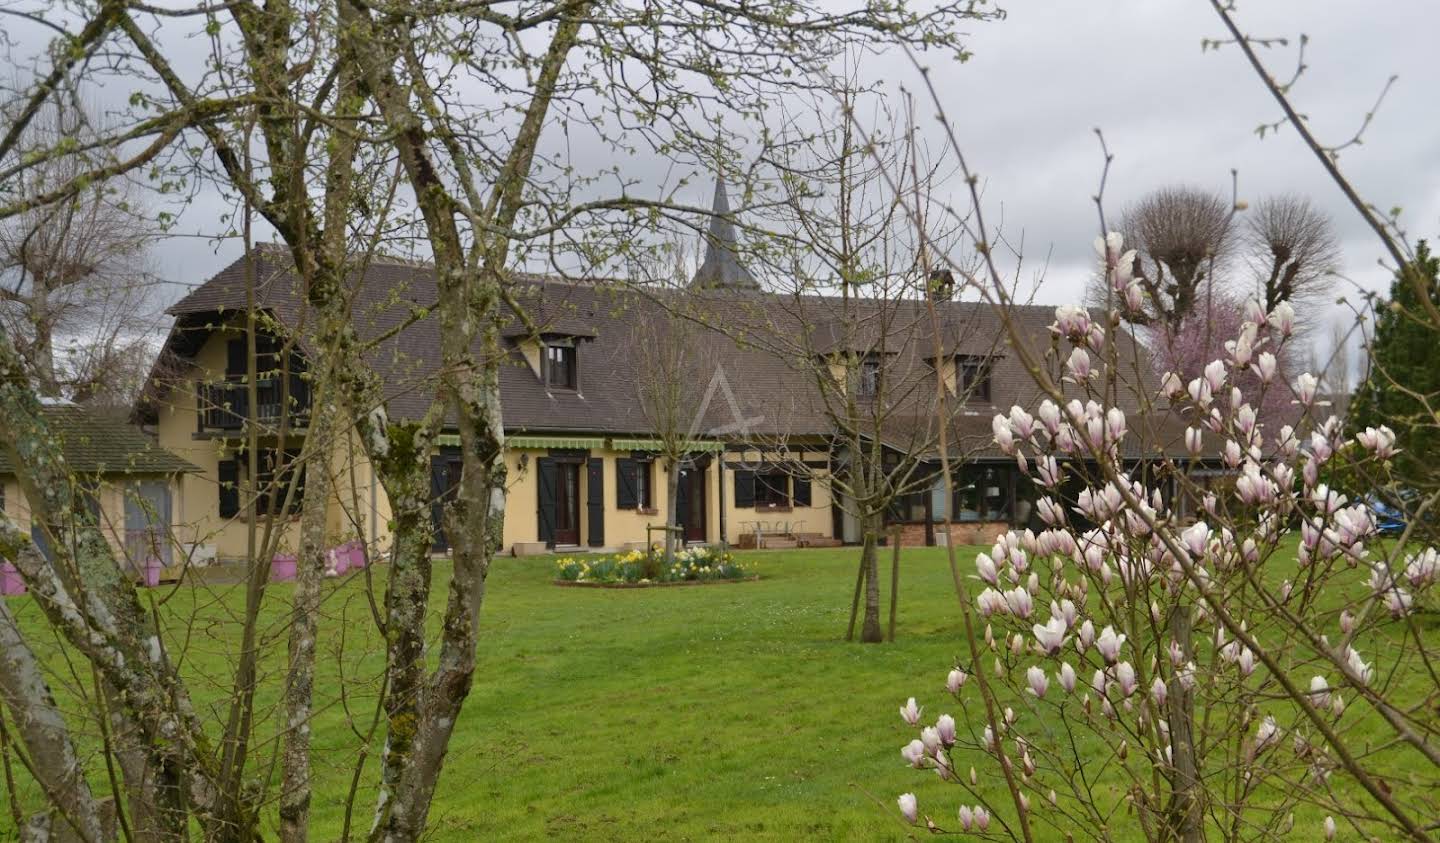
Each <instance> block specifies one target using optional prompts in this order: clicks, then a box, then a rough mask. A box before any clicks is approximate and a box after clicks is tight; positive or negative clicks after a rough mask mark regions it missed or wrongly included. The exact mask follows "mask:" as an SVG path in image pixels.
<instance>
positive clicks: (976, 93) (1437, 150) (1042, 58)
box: [157, 0, 1440, 303]
mask: <svg viewBox="0 0 1440 843" xmlns="http://www.w3.org/2000/svg"><path fill="white" fill-rule="evenodd" d="M853 4H854V3H853V0H845V5H847V6H850V5H853ZM1004 6H1005V8H1006V10H1007V12H1008V17H1007V19H1005V20H1003V21H1000V22H996V23H987V24H975V25H974V26H973V27H972V30H971V37H970V39H969V43H970V46H971V49H972V51H973V53H974V58H973V59H972V60H971V61H970V62H968V63H966V64H964V65H956V64H951V63H949V62H948V61H946V60H942V59H940V58H939V57H936V58H935V59H934V62H935V63H934V65H933V67H934V74H935V78H936V81H937V83H938V85H939V88H940V91H941V96H942V97H943V105H944V107H945V110H946V112H947V113H948V115H949V117H950V119H951V121H952V122H953V123H954V125H955V127H956V132H957V134H958V137H959V139H960V141H961V142H962V144H963V145H964V147H965V151H966V154H967V157H968V158H969V160H970V162H971V164H972V166H973V167H974V168H975V169H977V170H978V171H979V173H980V174H981V176H982V178H983V180H984V184H985V201H986V203H987V206H988V211H989V213H990V214H991V217H992V219H998V218H999V216H1000V214H1001V213H1003V218H1004V222H1005V230H1006V233H1007V234H1008V235H1009V237H1011V238H1012V239H1014V238H1018V237H1019V236H1021V235H1022V234H1023V237H1024V242H1025V246H1026V250H1025V251H1026V254H1027V264H1028V265H1029V266H1031V267H1032V268H1039V262H1040V261H1042V260H1043V259H1046V258H1047V257H1048V265H1046V266H1045V267H1044V269H1045V272H1044V282H1043V284H1042V285H1041V286H1040V288H1039V290H1038V292H1037V293H1036V298H1037V300H1039V301H1042V302H1047V303H1055V302H1064V301H1073V300H1077V299H1078V297H1079V296H1080V295H1081V292H1082V289H1083V286H1084V283H1085V280H1086V278H1087V275H1088V273H1089V271H1090V263H1089V260H1090V254H1091V253H1090V251H1089V250H1090V246H1089V244H1090V242H1091V241H1092V240H1093V239H1094V237H1095V235H1096V233H1097V227H1098V223H1097V218H1096V214H1095V209H1094V205H1093V204H1092V202H1091V199H1090V197H1091V195H1092V194H1093V193H1094V191H1095V189H1096V185H1097V181H1098V178H1099V174H1100V167H1101V161H1102V159H1101V156H1100V152H1099V147H1098V145H1097V143H1096V140H1095V136H1094V134H1093V132H1092V129H1094V128H1095V127H1099V128H1101V129H1103V130H1104V132H1105V137H1106V140H1107V142H1108V143H1109V145H1110V148H1111V150H1112V152H1113V153H1114V154H1115V162H1114V165H1113V168H1112V171H1111V175H1110V182H1109V189H1108V191H1107V209H1108V211H1109V212H1110V214H1111V215H1113V216H1117V217H1118V215H1119V212H1120V211H1121V210H1122V209H1123V208H1124V206H1125V205H1126V204H1127V203H1128V202H1130V201H1132V200H1134V199H1135V198H1137V197H1138V196H1140V195H1142V194H1144V193H1145V192H1147V191H1149V190H1152V189H1154V188H1156V187H1159V186H1162V185H1166V184H1175V183H1186V184H1191V185H1196V186H1201V187H1209V188H1213V189H1216V190H1219V191H1222V192H1224V193H1226V194H1228V193H1229V190H1230V178H1231V177H1230V171H1231V169H1232V168H1233V169H1235V170H1238V171H1239V178H1240V182H1239V183H1240V193H1241V197H1242V198H1244V199H1248V200H1252V201H1253V200H1255V199H1258V198H1260V197H1263V196H1265V195H1267V194H1272V193H1282V192H1295V193H1300V194H1304V195H1307V196H1309V197H1311V198H1312V199H1313V200H1314V201H1315V202H1317V203H1318V204H1319V205H1320V206H1321V207H1322V208H1324V209H1325V210H1327V211H1328V212H1329V213H1330V214H1331V215H1332V216H1333V218H1334V220H1335V222H1336V225H1337V227H1338V230H1339V231H1340V233H1341V236H1342V240H1343V250H1344V269H1345V271H1346V273H1347V274H1348V275H1349V276H1350V277H1352V278H1354V279H1356V280H1357V281H1360V282H1362V283H1364V284H1365V285H1366V286H1369V287H1372V288H1376V287H1383V286H1384V285H1386V284H1388V280H1389V278H1388V275H1387V274H1386V273H1385V272H1384V271H1383V270H1381V269H1380V268H1379V267H1378V266H1377V263H1376V262H1377V260H1378V259H1379V258H1380V256H1381V249H1380V247H1379V245H1378V244H1377V242H1376V241H1375V240H1374V238H1373V236H1370V235H1369V234H1368V233H1367V230H1366V229H1365V227H1364V224H1363V223H1362V222H1361V221H1360V219H1359V218H1358V217H1357V216H1356V215H1355V213H1354V212H1353V210H1351V209H1350V208H1348V206H1346V204H1345V203H1344V200H1343V197H1342V196H1341V194H1340V192H1339V191H1338V190H1337V189H1336V188H1335V187H1334V186H1333V185H1332V184H1331V183H1329V182H1328V181H1327V180H1326V179H1325V178H1324V174H1323V172H1322V170H1321V169H1320V167H1319V165H1318V164H1317V162H1316V161H1315V160H1314V159H1313V158H1312V157H1311V156H1310V155H1309V153H1308V152H1307V151H1306V150H1305V149H1304V148H1303V146H1302V144H1301V143H1300V141H1299V139H1298V137H1297V136H1296V135H1295V133H1294V132H1293V131H1290V130H1288V129H1286V130H1282V131H1281V132H1280V133H1279V134H1278V135H1272V136H1267V137H1266V138H1265V139H1264V140H1261V139H1260V138H1258V137H1257V136H1256V134H1255V131H1254V130H1255V128H1256V126H1258V125H1259V124H1261V123H1264V122H1272V121H1274V120H1276V119H1278V118H1279V116H1280V113H1279V110H1278V108H1277V107H1276V105H1275V103H1274V102H1273V101H1272V100H1271V99H1270V98H1269V96H1268V94H1267V93H1266V92H1265V91H1264V89H1263V88H1262V87H1261V85H1260V83H1259V82H1258V80H1257V79H1256V78H1255V76H1254V75H1253V73H1252V72H1251V71H1250V69H1249V68H1248V66H1247V65H1246V64H1245V62H1244V60H1243V57H1242V56H1241V54H1240V53H1239V52H1238V51H1237V50H1235V49H1233V48H1228V47H1227V48H1224V49H1222V50H1221V51H1219V52H1218V53H1217V52H1215V51H1210V52H1205V53H1202V52H1201V49H1200V42H1201V39H1202V38H1206V37H1211V38H1214V37H1218V36H1219V35H1220V34H1221V26H1220V23H1219V21H1218V19H1217V18H1216V17H1215V16H1214V14H1213V12H1212V11H1211V10H1210V6H1209V3H1208V2H1205V0H1094V1H1093V2H1084V3H1081V2H1039V0H1028V2H1027V0H1012V2H1009V3H1005V4H1004ZM1382 11H1383V14H1381V13H1380V12H1382ZM1239 14H1240V20H1241V22H1242V24H1243V25H1244V27H1245V28H1246V30H1247V31H1248V32H1250V33H1251V34H1254V35H1265V36H1272V35H1273V36H1289V37H1291V39H1292V42H1291V44H1292V46H1291V48H1285V49H1282V48H1276V49H1272V50H1270V51H1269V52H1268V54H1267V61H1269V62H1270V63H1271V66H1272V67H1273V68H1275V70H1276V72H1277V74H1283V75H1288V74H1289V73H1290V72H1291V71H1292V70H1293V66H1294V52H1293V45H1294V36H1296V35H1298V34H1299V33H1300V32H1302V31H1303V32H1306V33H1308V34H1309V35H1310V37H1311V42H1310V47H1309V50H1308V53H1307V63H1308V65H1309V70H1308V71H1307V72H1306V74H1305V76H1304V78H1303V81H1302V82H1301V83H1300V85H1299V86H1297V88H1296V90H1295V92H1294V99H1295V101H1296V103H1297V104H1298V106H1299V107H1300V109H1301V110H1302V111H1303V112H1304V113H1306V114H1308V115H1309V116H1310V117H1311V119H1312V120H1313V123H1314V125H1315V127H1316V129H1317V130H1318V132H1319V134H1320V136H1321V138H1322V140H1324V141H1328V142H1338V141H1340V140H1342V139H1344V138H1347V137H1349V136H1350V135H1352V134H1353V133H1354V131H1355V130H1356V128H1357V127H1358V126H1359V124H1360V121H1361V120H1362V118H1363V116H1364V114H1365V112H1366V111H1367V110H1368V109H1369V108H1370V106H1371V105H1372V103H1373V102H1374V100H1375V98H1376V96H1377V95H1378V93H1379V92H1380V90H1381V88H1382V87H1383V86H1384V83H1385V80H1386V79H1387V78H1388V77H1389V76H1390V75H1391V74H1397V75H1398V76H1399V80H1398V81H1397V83H1396V85H1395V87H1394V88H1393V89H1392V91H1391V93H1390V95H1389V97H1388V98H1387V100H1386V101H1385V104H1384V106H1383V108H1382V109H1381V111H1380V113H1379V115H1378V116H1377V118H1376V120H1375V122H1374V124H1373V125H1372V126H1371V128H1370V130H1369V132H1368V133H1367V135H1366V137H1365V144H1364V145H1363V146H1361V147H1357V148H1353V149H1351V150H1348V151H1347V152H1345V153H1344V155H1343V156H1342V158H1341V163H1342V165H1343V166H1344V167H1345V169H1346V170H1347V172H1348V173H1349V174H1350V175H1351V177H1352V178H1353V179H1354V181H1355V183H1356V184H1357V186H1358V187H1359V188H1360V190H1361V192H1362V193H1363V194H1364V195H1365V196H1366V197H1367V198H1369V199H1370V200H1371V201H1373V202H1374V203H1375V204H1376V205H1378V206H1379V207H1382V208H1390V207H1392V206H1396V205H1398V206H1401V207H1403V208H1404V209H1405V213H1404V217H1403V219H1404V220H1405V221H1406V222H1407V228H1408V230H1409V232H1410V233H1411V236H1412V238H1418V237H1423V236H1433V235H1435V234H1437V233H1440V109H1437V108H1436V106H1435V97H1436V90H1437V85H1436V82H1437V81H1440V71H1437V70H1436V67H1435V64H1434V54H1433V49H1432V47H1433V39H1434V37H1435V33H1436V32H1437V31H1440V5H1437V4H1436V3H1435V2H1434V0H1395V1H1394V2H1386V3H1377V2H1364V3H1355V2H1344V3H1342V2H1319V0H1308V2H1306V0H1283V1H1282V0H1263V2H1261V0H1248V2H1242V3H1241V4H1240V12H1239ZM866 69H867V71H868V72H869V73H870V74H871V75H872V76H873V77H874V78H877V79H884V80H885V81H886V83H887V84H890V85H895V86H899V85H908V86H911V87H912V88H913V87H915V86H916V85H917V83H918V75H917V74H916V72H915V71H914V69H913V68H912V67H910V66H909V64H908V62H907V60H905V59H904V58H903V57H901V56H892V57H884V58H880V59H876V60H874V61H872V62H870V63H869V64H868V65H867V68H866ZM922 128H923V129H924V130H925V131H926V132H927V133H929V134H930V135H931V136H932V140H931V143H932V145H934V144H937V143H938V142H939V141H938V127H936V126H933V125H932V126H929V127H924V126H922ZM691 189H693V190H694V191H695V194H696V195H695V196H694V201H695V202H696V203H697V204H698V203H705V202H708V199H709V195H708V192H709V189H710V188H709V185H708V184H704V183H696V184H694V185H693V187H692V188H691ZM956 199H957V202H958V201H959V200H960V197H958V196H957V197H956ZM218 212H219V208H218V207H217V206H216V204H215V203H210V204H207V203H205V202H204V201H202V202H200V203H199V204H197V205H196V206H193V207H192V208H191V209H190V211H189V212H188V213H187V215H186V219H185V221H184V225H182V226H181V228H182V229H183V230H189V231H207V232H209V231H214V230H216V228H218V226H217V224H216V222H215V220H214V219H213V217H214V216H215V215H216V214H218ZM239 251H240V247H239V244H238V243H235V242H230V243H223V244H215V243H212V242H207V241H206V240H204V239H202V238H173V239H171V240H168V241H166V242H164V243H162V244H161V245H160V247H159V249H158V253H157V259H158V264H159V269H160V271H161V272H162V273H163V274H164V275H165V276H166V277H168V278H170V279H172V280H174V281H176V282H178V284H177V288H178V287H179V286H181V285H191V284H195V283H198V282H200V281H203V280H204V279H205V278H206V277H208V276H209V275H210V274H211V273H213V272H214V271H216V270H218V269H219V268H220V267H222V266H223V265H224V264H226V263H228V262H229V261H230V260H232V259H234V258H235V257H236V256H237V255H238V254H239ZM177 292H179V290H178V289H177Z"/></svg>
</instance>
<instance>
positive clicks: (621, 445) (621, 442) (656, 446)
mask: <svg viewBox="0 0 1440 843" xmlns="http://www.w3.org/2000/svg"><path fill="white" fill-rule="evenodd" d="M610 445H611V447H613V448H614V449H615V450H617V451H659V450H663V449H664V447H665V444H664V443H663V442H661V441H660V440H659V439H612V440H611V442H610ZM685 450H687V451H692V452H695V451H723V450H725V443H724V442H711V441H704V440H699V439H697V440H695V441H693V442H691V443H689V444H688V445H686V447H685Z"/></svg>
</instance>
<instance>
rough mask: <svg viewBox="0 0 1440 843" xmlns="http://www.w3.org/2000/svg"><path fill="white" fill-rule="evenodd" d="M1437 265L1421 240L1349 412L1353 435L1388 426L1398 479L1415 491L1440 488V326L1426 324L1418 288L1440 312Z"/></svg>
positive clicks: (1379, 321)
mask: <svg viewBox="0 0 1440 843" xmlns="http://www.w3.org/2000/svg"><path fill="white" fill-rule="evenodd" d="M1437 276H1440V261H1437V260H1436V258H1435V257H1434V256H1432V255H1431V253H1430V249H1429V248H1428V246H1427V245H1426V243H1425V242H1424V241H1423V240H1422V241H1421V242H1420V244H1419V248H1418V249H1417V250H1416V252H1415V260H1414V261H1412V262H1411V263H1410V264H1409V265H1408V266H1406V267H1404V268H1403V270H1402V271H1401V272H1399V273H1396V276H1395V280H1394V282H1393V283H1392V284H1391V286H1390V300H1389V302H1388V305H1387V306H1385V307H1383V308H1380V309H1379V313H1378V316H1377V318H1376V322H1375V334H1374V338H1373V340H1372V342H1371V371H1370V376H1369V377H1368V378H1367V379H1366V380H1365V381H1364V382H1363V383H1361V384H1360V387H1359V388H1358V389H1357V390H1356V392H1355V397H1354V400H1353V401H1352V402H1351V405H1350V412H1349V426H1350V428H1351V432H1352V433H1353V432H1355V431H1360V430H1364V429H1365V428H1367V427H1379V426H1380V425H1386V426H1388V427H1389V428H1390V429H1391V430H1393V431H1395V442H1396V447H1398V448H1400V449H1401V452H1400V453H1399V454H1398V455H1397V456H1396V457H1395V461H1394V470H1395V478H1396V480H1397V481H1398V482H1399V483H1400V485H1401V486H1403V487H1405V488H1408V489H1411V490H1415V491H1433V490H1435V489H1437V488H1440V465H1437V461H1436V459H1435V455H1436V454H1440V325H1435V324H1433V323H1432V321H1431V317H1430V316H1429V314H1428V312H1427V310H1426V309H1425V307H1424V304H1423V303H1422V301H1421V299H1420V294H1419V292H1418V291H1417V289H1416V287H1417V282H1418V285H1419V286H1422V287H1423V288H1424V289H1425V290H1426V294H1427V295H1428V296H1429V298H1430V301H1431V302H1432V303H1434V304H1435V305H1436V306H1437V307H1440V281H1437Z"/></svg>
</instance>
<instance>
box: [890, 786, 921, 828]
mask: <svg viewBox="0 0 1440 843" xmlns="http://www.w3.org/2000/svg"><path fill="white" fill-rule="evenodd" d="M895 801H896V803H898V804H899V805H900V815H901V816H903V817H904V818H905V820H906V821H907V822H909V823H910V824H912V825H913V824H915V822H916V821H917V820H918V819H919V817H920V805H919V803H918V802H916V801H915V794H913V793H902V794H900V797H899V798H898V799H896V800H895Z"/></svg>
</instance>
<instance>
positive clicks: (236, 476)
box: [219, 460, 240, 518]
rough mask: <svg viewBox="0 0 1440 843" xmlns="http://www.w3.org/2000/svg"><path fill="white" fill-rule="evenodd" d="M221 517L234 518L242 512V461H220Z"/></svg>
mask: <svg viewBox="0 0 1440 843" xmlns="http://www.w3.org/2000/svg"><path fill="white" fill-rule="evenodd" d="M219 479H220V517H221V518H234V517H235V516H236V515H238V514H240V463H238V462H236V461H235V460H221V461H220V471H219Z"/></svg>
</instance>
